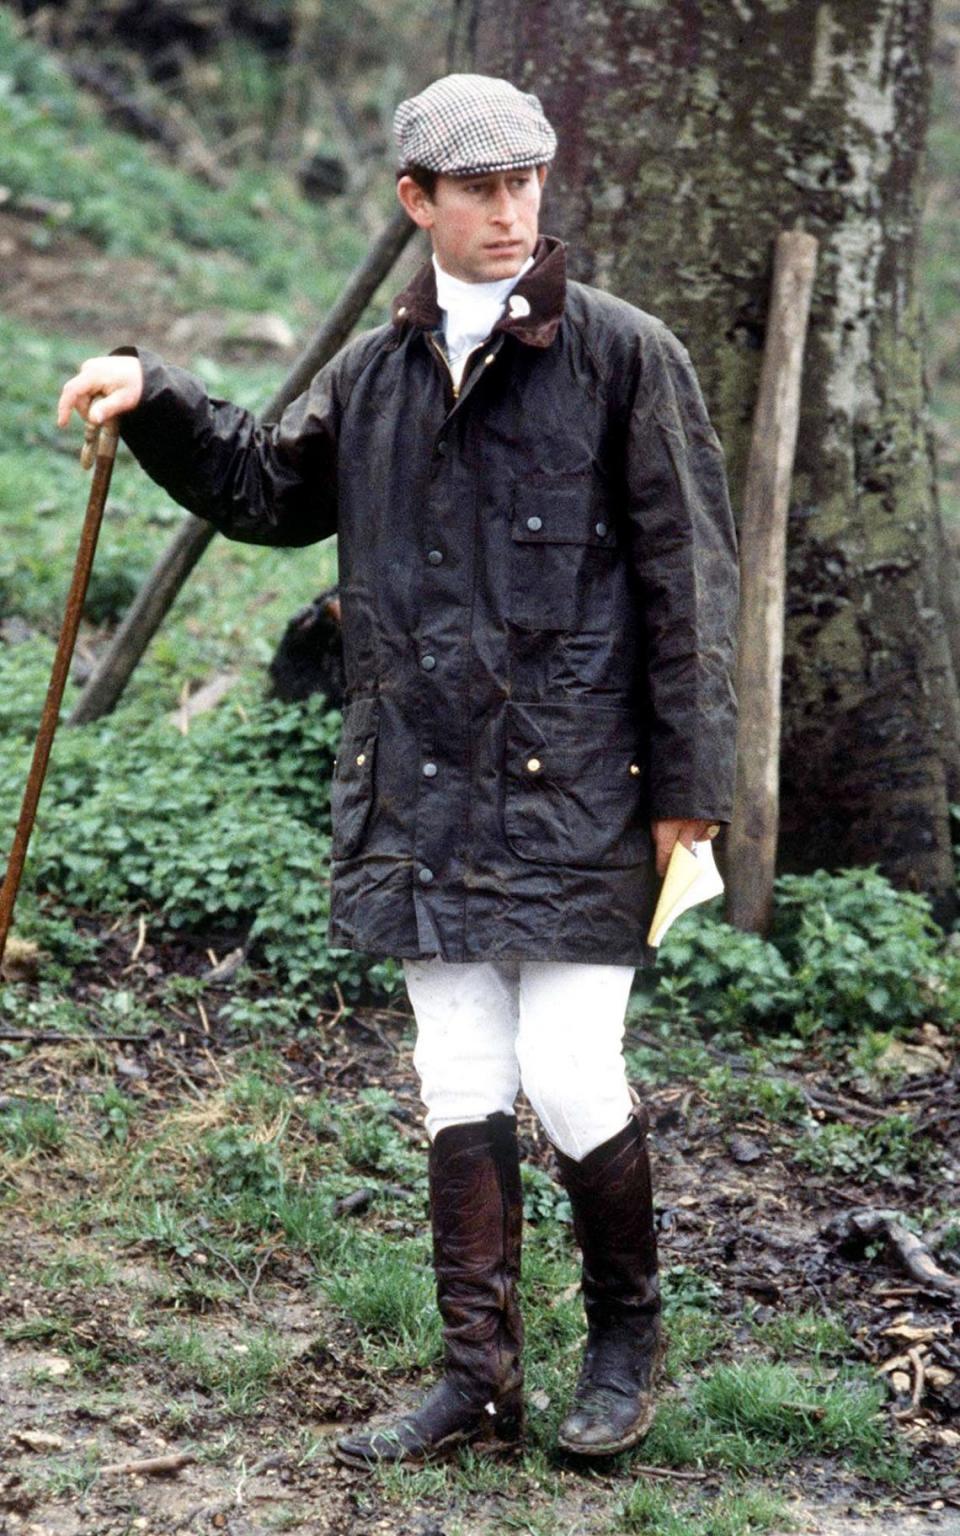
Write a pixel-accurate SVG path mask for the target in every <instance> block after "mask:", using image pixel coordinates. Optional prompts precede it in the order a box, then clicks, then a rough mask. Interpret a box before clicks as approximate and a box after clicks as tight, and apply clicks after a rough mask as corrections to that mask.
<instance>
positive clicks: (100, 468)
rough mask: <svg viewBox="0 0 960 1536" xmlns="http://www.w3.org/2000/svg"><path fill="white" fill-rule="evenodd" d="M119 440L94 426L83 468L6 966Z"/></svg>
mask: <svg viewBox="0 0 960 1536" xmlns="http://www.w3.org/2000/svg"><path fill="white" fill-rule="evenodd" d="M117 437H118V429H117V424H116V421H115V420H114V421H108V422H106V423H105V425H104V426H102V427H100V428H99V429H97V428H94V429H93V430H92V431H91V429H90V427H89V426H88V428H87V433H86V436H85V440H84V445H83V451H82V453H81V463H82V464H83V466H84V468H88V467H89V465H90V463H91V462H92V463H93V483H92V484H91V486H90V496H89V499H88V501H87V512H86V516H85V518H84V520H83V529H82V531H81V534H80V546H79V548H78V550H77V558H76V561H75V563H74V568H73V579H72V581H71V583H70V590H69V592H68V593H67V606H66V611H65V613H64V616H63V624H62V625H61V627H60V638H59V640H58V641H57V649H56V653H55V655H54V658H53V668H52V670H51V673H50V683H49V686H48V688H47V697H46V700H45V702H44V706H43V714H42V716H41V718H40V729H39V731H38V732H37V741H36V745H35V747H34V749H33V762H32V763H31V765H30V772H29V774H28V776H27V786H26V789H25V790H24V795H23V805H22V806H21V808H20V819H19V821H18V822H17V830H16V832H15V833H14V838H13V847H12V849H11V851H10V858H9V860H8V862H7V872H6V875H5V877H4V881H3V886H2V888H0V961H2V960H3V952H4V950H5V948H6V944H7V934H8V933H9V932H10V924H11V923H12V921H13V906H14V902H15V901H16V899H17V891H18V890H19V889H20V877H21V876H22V874H23V866H24V863H25V861H26V857H27V846H28V844H29V842H30V834H31V832H32V831H33V823H34V821H35V819H36V814H37V804H38V802H39V799H40V791H41V789H42V788H43V780H44V776H45V774H46V771H47V763H48V761H49V758H50V748H51V746H52V745H53V736H54V732H55V731H56V729H57V721H58V720H59V718H60V705H61V702H62V700H63V690H64V688H65V686H66V682H67V675H68V673H69V670H70V659H71V657H72V655H73V647H74V645H75V644H76V640H77V630H78V628H79V626H80V615H81V614H82V612H83V604H84V599H85V598H86V595H87V587H88V585H89V582H90V572H91V570H92V568H93V557H94V554H95V552H96V548H97V538H98V536H99V533H100V524H101V521H102V519H103V509H104V505H105V503H106V500H107V492H108V491H109V489H110V477H111V475H112V474H113V462H114V459H115V457H116V452H117Z"/></svg>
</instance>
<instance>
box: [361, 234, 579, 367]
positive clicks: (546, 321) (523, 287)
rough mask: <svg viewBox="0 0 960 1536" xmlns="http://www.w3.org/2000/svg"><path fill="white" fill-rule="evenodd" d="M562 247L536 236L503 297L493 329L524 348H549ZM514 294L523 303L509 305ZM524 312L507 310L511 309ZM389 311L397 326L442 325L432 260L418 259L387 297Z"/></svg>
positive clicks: (560, 302) (558, 303) (559, 311)
mask: <svg viewBox="0 0 960 1536" xmlns="http://www.w3.org/2000/svg"><path fill="white" fill-rule="evenodd" d="M566 253H567V248H566V245H565V244H564V242H563V241H562V240H558V239H556V237H555V236H554V235H541V236H540V238H539V240H538V241H537V243H536V245H535V246H534V250H533V266H532V267H531V268H530V269H529V271H527V272H525V273H524V274H523V276H522V277H521V279H520V281H519V282H518V283H517V286H516V287H515V288H514V289H513V290H512V292H511V294H510V298H509V299H508V300H507V309H506V312H505V313H504V314H503V315H502V316H501V318H500V319H499V320H498V321H497V323H496V325H495V326H494V328H493V333H494V334H495V333H496V332H497V331H507V332H508V333H509V334H510V335H511V336H516V338H517V340H518V341H523V342H526V344H527V346H530V347H549V345H550V343H551V342H552V340H553V338H554V336H556V334H557V329H558V327H559V325H560V321H561V319H562V317H563V306H564V302H565V300H566V294H567V255H566ZM514 298H520V299H523V300H525V304H518V305H511V300H513V299H514ZM527 306H529V308H528V311H527V313H520V314H517V313H513V314H511V312H510V311H511V307H512V308H513V309H514V310H517V309H519V310H521V311H522V310H524V309H525V308H527ZM391 314H392V318H393V323H394V325H395V326H396V327H397V328H398V331H399V330H402V328H403V327H404V326H405V325H417V326H423V327H425V328H426V329H428V330H436V329H437V327H438V326H440V325H442V324H443V314H442V312H441V310H440V307H439V305H438V304H437V279H436V274H435V273H434V270H433V262H432V261H427V262H424V264H423V266H422V267H420V268H419V270H418V271H417V272H415V273H414V275H413V277H412V278H411V280H410V282H409V283H408V284H407V286H406V288H404V290H403V292H402V293H398V294H397V296H396V298H395V299H394V301H393V305H392V308H391Z"/></svg>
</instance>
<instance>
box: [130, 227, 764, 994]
mask: <svg viewBox="0 0 960 1536" xmlns="http://www.w3.org/2000/svg"><path fill="white" fill-rule="evenodd" d="M118 350H125V351H127V350H136V349H127V348H124V349H118ZM139 356H140V358H141V361H142V363H143V367H144V394H143V398H142V401H141V403H140V405H139V406H138V407H137V409H136V410H135V411H134V412H132V413H130V414H128V415H126V416H123V417H121V431H122V435H123V437H124V439H125V441H126V442H127V443H128V445H129V446H130V448H131V449H132V450H133V452H134V453H135V454H136V456H137V458H138V459H139V460H140V462H141V463H142V464H143V466H144V467H145V469H146V470H147V471H148V473H149V474H150V475H151V476H152V477H153V478H154V479H155V480H157V481H159V482H160V484H161V485H163V486H165V487H166V489H167V490H168V491H169V492H170V493H171V494H172V495H173V496H174V497H175V499H176V500H177V501H179V502H180V503H181V504H182V505H183V506H185V507H187V508H189V510H190V511H192V512H194V513H196V514H198V515H199V516H201V517H204V518H207V519H209V520H211V521H212V522H213V523H214V524H215V525H216V526H217V527H218V528H219V529H220V530H221V531H222V532H223V533H224V534H225V535H227V537H230V538H235V539H241V540H244V541H248V542H252V543H262V544H277V545H306V544H310V543H312V542H315V541H316V540H319V539H323V538H325V537H327V536H328V535H331V534H333V533H336V534H337V535H338V557H339V583H340V598H341V612H342V623H343V645H344V666H345V678H346V694H345V701H344V709H343V735H342V739H341V743H340V747H339V750H338V755H337V760H336V765H335V771H334V777H333V781H332V785H331V812H332V827H333V832H332V855H331V872H330V873H331V889H330V901H331V907H330V925H329V939H330V942H331V944H335V945H339V946H344V947H347V948H353V949H358V950H362V951H365V952H367V953H369V954H373V955H392V956H395V957H398V958H399V957H407V956H411V957H416V956H427V955H431V954H440V955H442V956H443V957H444V958H445V959H446V960H450V961H462V960H476V959H483V958H491V959H538V960H546V959H556V960H576V961H601V962H607V963H611V964H614V963H616V964H634V965H646V964H649V963H650V962H651V961H652V959H653V958H654V956H655V951H653V950H651V949H649V948H648V946H647V944H646V932H647V928H648V926H649V922H650V918H651V915H652V910H653V905H654V901H655V897H656V894H657V889H658V886H659V881H658V879H657V876H656V871H655V860H654V847H653V841H652V836H651V831H650V821H651V819H652V818H661V817H680V818H691V819H693V818H707V819H710V820H715V821H719V822H725V821H729V819H730V816H731V810H732V797H733V786H734V764H735V718H736V703H735V696H734V687H733V676H734V657H735V631H736V615H737V597H738V570H737V551H736V533H735V528H734V522H733V517H732V514H731V509H730V502H729V498H728V493H727V485H726V479H725V473H724V458H723V452H722V449H721V446H720V443H719V440H718V438H717V434H716V432H715V431H714V429H713V427H712V426H711V424H710V420H709V417H708V414H707V410H706V407H705V405H704V401H703V397H702V394H701V391H700V388H699V385H698V382H697V379H696V376H695V373H694V370H693V367H692V364H691V361H690V358H689V355H688V353H687V351H686V350H685V348H684V347H683V346H682V344H681V343H680V341H679V340H678V339H677V337H676V336H675V335H674V334H673V333H672V332H671V331H670V330H669V329H668V328H667V327H666V326H665V325H664V324H663V323H662V321H660V320H658V319H657V318H655V317H654V316H652V315H649V314H647V313H645V312H644V311H642V310H639V309H637V308H635V307H633V306H632V305H629V304H626V303H624V302H622V301H621V300H618V299H616V298H614V297H612V296H611V295H609V294H606V293H603V292H601V291H599V290H597V289H594V288H590V287H587V286H585V285H583V284H580V283H576V282H573V281H569V280H568V279H567V278H566V273H565V247H564V246H563V244H562V242H560V241H558V240H555V239H553V238H551V237H541V239H540V240H539V242H538V245H537V248H536V250H535V252H534V264H533V266H532V267H531V268H530V269H529V271H528V272H527V273H526V274H525V275H524V276H523V277H522V278H521V280H520V281H519V283H518V284H517V285H516V287H515V289H514V290H513V294H512V295H511V301H510V304H509V307H508V310H507V311H506V312H505V314H504V316H503V318H502V319H501V320H500V321H499V322H498V324H497V325H496V326H495V327H494V330H493V331H492V332H491V334H490V336H489V338H488V340H487V341H486V342H485V343H484V344H483V345H482V346H481V347H479V348H478V349H477V350H476V351H475V352H474V353H472V354H471V357H470V359H469V360H468V363H467V367H466V370H465V372H464V376H463V380H462V383H461V386H460V389H459V391H455V390H454V387H453V379H452V375H451V373H450V369H449V367H448V365H447V362H446V358H445V355H444V350H443V345H442V315H441V313H440V311H439V310H438V308H437V301H436V283H435V278H434V273H433V267H432V264H431V263H429V262H428V263H427V264H425V265H424V266H423V267H422V268H421V269H420V271H419V272H418V273H417V274H416V276H415V277H414V278H413V280H412V281H411V283H410V284H409V285H408V287H407V288H406V290H405V291H404V292H403V293H401V294H399V295H398V296H397V298H396V299H395V300H394V303H393V307H392V317H391V320H390V322H389V323H388V324H385V325H382V326H379V327H377V328H376V329H374V330H371V331H367V332H365V333H363V334H362V335H359V336H357V337H356V338H355V339H353V340H352V341H350V342H349V343H348V344H347V345H346V346H345V347H344V348H343V349H342V350H341V351H340V352H339V353H338V354H337V356H336V357H334V358H333V359H332V360H331V362H330V363H328V364H327V365H326V366H325V367H324V368H322V369H321V370H320V372H319V373H317V375H316V376H315V377H314V379H313V381H312V383H311V384H310V386H309V387H308V389H307V390H306V391H305V392H304V393H303V394H302V395H301V396H300V397H299V398H298V399H297V400H295V401H294V402H293V403H292V404H291V405H290V406H289V407H288V408H287V409H286V411H285V412H284V413H283V415H282V417H281V419H280V421H279V422H278V423H276V424H273V425H271V426H263V425H258V423H257V422H256V420H255V418H254V417H253V416H252V415H251V414H250V413H249V412H247V411H245V410H242V409H241V408H239V407H237V406H234V405H232V404H230V403H228V402H226V401H221V400H216V399H211V398H210V397H209V396H208V394H207V392H206V390H205V388H204V387H203V385H202V384H201V383H200V381H199V380H197V379H196V378H194V377H193V376H192V375H191V374H189V373H187V372H185V371H184V370H182V369H179V368H175V367H171V366H168V365H166V364H164V363H163V362H162V360H161V359H160V358H158V357H156V356H155V355H154V354H152V353H150V352H146V351H142V352H140V353H139ZM308 767H309V765H305V771H308Z"/></svg>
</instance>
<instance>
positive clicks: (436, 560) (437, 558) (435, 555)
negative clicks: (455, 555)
mask: <svg viewBox="0 0 960 1536" xmlns="http://www.w3.org/2000/svg"><path fill="white" fill-rule="evenodd" d="M427 559H428V560H429V561H430V564H431V565H439V564H440V563H441V561H442V560H443V551H442V550H441V549H431V551H430V553H429V554H428V555H427Z"/></svg>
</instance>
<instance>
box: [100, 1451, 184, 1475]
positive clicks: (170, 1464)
mask: <svg viewBox="0 0 960 1536" xmlns="http://www.w3.org/2000/svg"><path fill="white" fill-rule="evenodd" d="M196 1459H197V1458H196V1456H194V1455H193V1454H192V1453H191V1452H190V1451H175V1452H172V1453H171V1454H170V1455H169V1456H144V1457H143V1458H142V1460H140V1461H111V1462H109V1463H108V1464H107V1466H105V1467H101V1468H100V1469H99V1470H100V1475H101V1477H106V1476H107V1475H108V1474H119V1475H121V1476H123V1475H125V1474H128V1473H129V1474H130V1475H132V1476H143V1475H147V1476H150V1477H156V1476H157V1475H158V1474H168V1473H170V1472H179V1471H180V1468H181V1467H189V1466H192V1465H193V1463H194V1462H195V1461H196Z"/></svg>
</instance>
